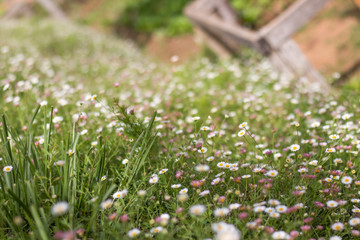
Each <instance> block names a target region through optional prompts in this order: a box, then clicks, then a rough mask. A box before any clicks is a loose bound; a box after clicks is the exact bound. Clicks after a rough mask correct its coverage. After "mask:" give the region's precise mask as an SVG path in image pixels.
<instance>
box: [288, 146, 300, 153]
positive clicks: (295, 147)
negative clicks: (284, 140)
mask: <svg viewBox="0 0 360 240" xmlns="http://www.w3.org/2000/svg"><path fill="white" fill-rule="evenodd" d="M299 149H300V145H299V144H293V145H291V146H290V150H291V151H292V152H296V151H298V150H299Z"/></svg>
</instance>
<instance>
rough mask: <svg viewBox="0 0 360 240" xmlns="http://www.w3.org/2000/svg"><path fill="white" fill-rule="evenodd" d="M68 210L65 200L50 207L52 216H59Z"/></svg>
mask: <svg viewBox="0 0 360 240" xmlns="http://www.w3.org/2000/svg"><path fill="white" fill-rule="evenodd" d="M68 210H69V204H68V203H67V202H58V203H55V205H53V206H52V207H51V214H52V215H53V216H61V215H64V214H65V213H67V211H68Z"/></svg>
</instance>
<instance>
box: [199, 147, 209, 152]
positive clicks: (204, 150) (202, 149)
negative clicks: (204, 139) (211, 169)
mask: <svg viewBox="0 0 360 240" xmlns="http://www.w3.org/2000/svg"><path fill="white" fill-rule="evenodd" d="M198 152H199V153H206V152H207V148H206V147H202V148H200V149H199V150H198Z"/></svg>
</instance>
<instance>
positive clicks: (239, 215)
mask: <svg viewBox="0 0 360 240" xmlns="http://www.w3.org/2000/svg"><path fill="white" fill-rule="evenodd" d="M247 216H248V213H246V212H241V213H239V214H238V218H239V219H241V220H243V219H245V218H247Z"/></svg>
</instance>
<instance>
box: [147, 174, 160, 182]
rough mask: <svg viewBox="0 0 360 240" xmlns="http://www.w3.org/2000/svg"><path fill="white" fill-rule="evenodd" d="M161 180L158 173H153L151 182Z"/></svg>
mask: <svg viewBox="0 0 360 240" xmlns="http://www.w3.org/2000/svg"><path fill="white" fill-rule="evenodd" d="M158 181H159V177H158V175H156V174H153V175H152V176H151V178H150V180H149V183H152V184H153V183H157V182H158Z"/></svg>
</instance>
